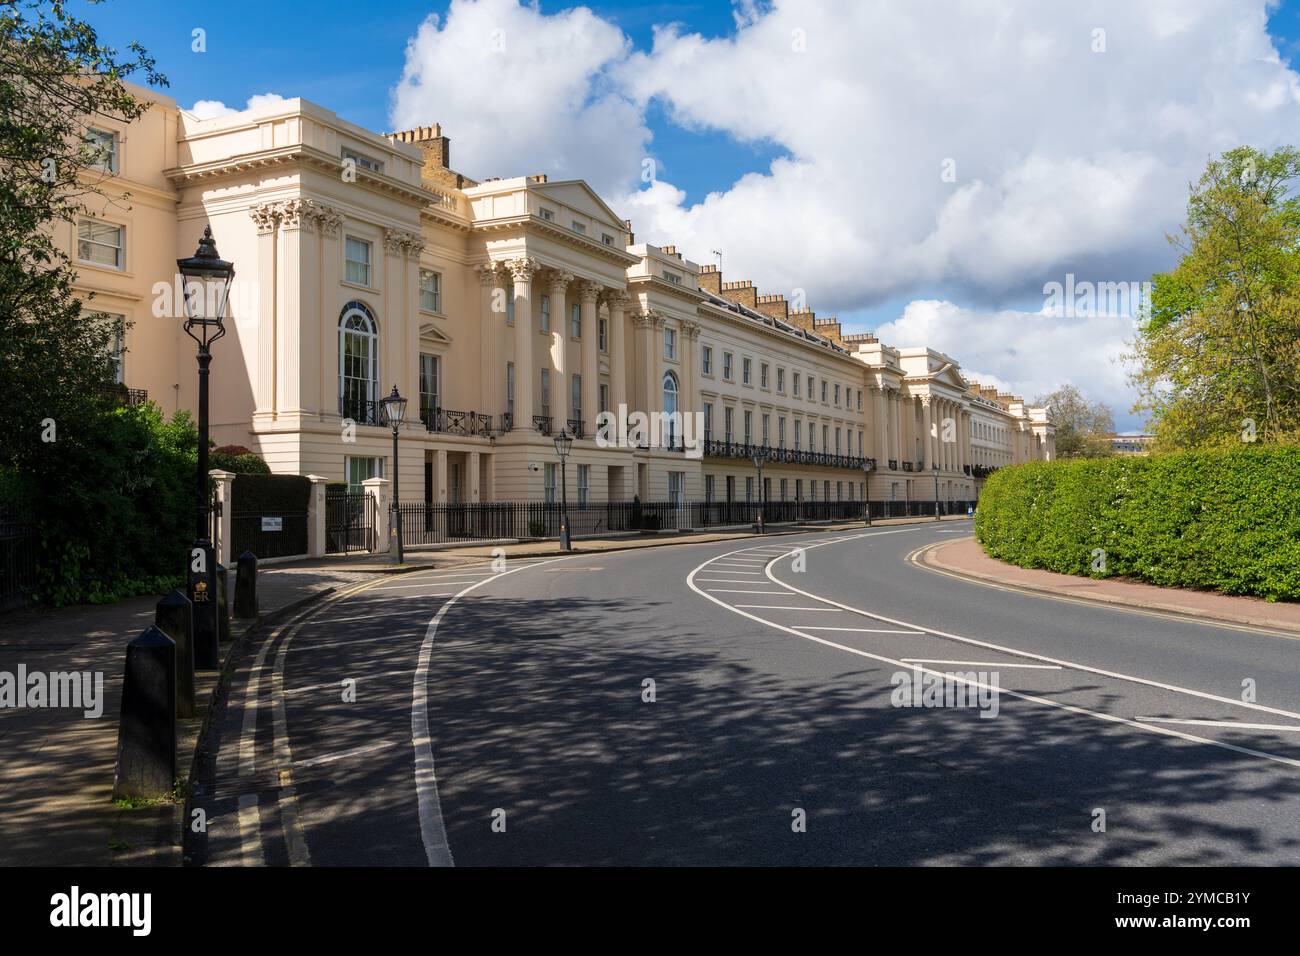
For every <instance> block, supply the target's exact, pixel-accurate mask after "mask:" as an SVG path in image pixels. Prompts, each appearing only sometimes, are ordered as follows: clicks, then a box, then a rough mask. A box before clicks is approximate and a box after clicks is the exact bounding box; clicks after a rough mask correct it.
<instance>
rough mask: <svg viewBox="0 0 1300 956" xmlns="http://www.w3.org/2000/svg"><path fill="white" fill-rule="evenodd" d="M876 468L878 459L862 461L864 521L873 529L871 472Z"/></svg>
mask: <svg viewBox="0 0 1300 956" xmlns="http://www.w3.org/2000/svg"><path fill="white" fill-rule="evenodd" d="M875 467H876V459H874V458H864V459H862V508H863V515H862V520H863V521H864V522H866V525H867V527H868V528H870V527H871V470H872V469H873V468H875Z"/></svg>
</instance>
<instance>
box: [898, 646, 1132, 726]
mask: <svg viewBox="0 0 1300 956" xmlns="http://www.w3.org/2000/svg"><path fill="white" fill-rule="evenodd" d="M896 633H904V632H901V631H900V632H896ZM915 633H918V634H919V633H921V632H920V631H917V632H915ZM900 660H902V662H903V663H904V664H957V665H960V666H961V667H1016V668H1019V669H1021V670H1034V671H1059V670H1060V669H1061V667H1060V665H1059V664H1008V663H1007V662H1006V661H939V660H934V659H933V658H928V657H903V658H900ZM1141 719H1142V718H1141V717H1139V718H1138V720H1141Z"/></svg>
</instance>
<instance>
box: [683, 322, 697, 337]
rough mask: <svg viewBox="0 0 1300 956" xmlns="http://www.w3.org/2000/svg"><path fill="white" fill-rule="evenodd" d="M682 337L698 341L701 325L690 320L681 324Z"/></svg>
mask: <svg viewBox="0 0 1300 956" xmlns="http://www.w3.org/2000/svg"><path fill="white" fill-rule="evenodd" d="M680 325H681V329H682V337H683V338H687V339H697V338H699V337H700V323H698V322H691V321H689V320H686V321H683V322H681V323H680Z"/></svg>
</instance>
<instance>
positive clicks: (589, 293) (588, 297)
mask: <svg viewBox="0 0 1300 956" xmlns="http://www.w3.org/2000/svg"><path fill="white" fill-rule="evenodd" d="M602 288H603V286H601V284H600V283H599V282H592V281H590V280H589V279H583V280H582V281H581V282H579V283H578V298H579V299H581V300H582V301H583V302H595V301H596V300H597V299H599V298H600V292H601V289H602Z"/></svg>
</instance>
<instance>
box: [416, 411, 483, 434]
mask: <svg viewBox="0 0 1300 956" xmlns="http://www.w3.org/2000/svg"><path fill="white" fill-rule="evenodd" d="M420 421H422V422H423V423H424V427H425V428H427V429H428V430H429V431H431V432H439V433H441V434H444V435H464V436H466V437H472V438H490V437H492V416H491V415H481V414H479V413H478V412H460V411H456V410H455V409H453V408H424V409H421V410H420Z"/></svg>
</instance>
